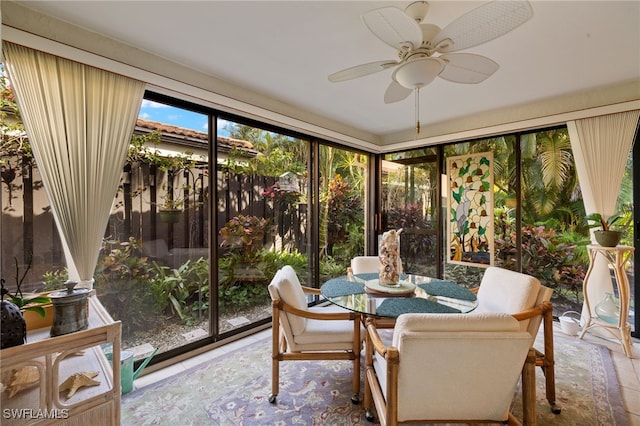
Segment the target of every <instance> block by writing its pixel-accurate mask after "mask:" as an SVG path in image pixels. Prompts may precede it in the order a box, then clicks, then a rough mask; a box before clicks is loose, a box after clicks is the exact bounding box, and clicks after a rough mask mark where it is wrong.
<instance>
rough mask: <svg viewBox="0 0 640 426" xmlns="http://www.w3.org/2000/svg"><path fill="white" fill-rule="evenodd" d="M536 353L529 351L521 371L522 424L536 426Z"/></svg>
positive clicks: (532, 350)
mask: <svg viewBox="0 0 640 426" xmlns="http://www.w3.org/2000/svg"><path fill="white" fill-rule="evenodd" d="M535 368H536V351H535V349H533V348H531V349H529V353H528V354H527V360H526V361H525V363H524V367H523V369H522V423H523V425H524V426H536V371H535Z"/></svg>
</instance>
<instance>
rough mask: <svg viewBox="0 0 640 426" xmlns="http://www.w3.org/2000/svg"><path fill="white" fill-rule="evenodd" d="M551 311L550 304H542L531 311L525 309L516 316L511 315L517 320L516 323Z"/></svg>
mask: <svg viewBox="0 0 640 426" xmlns="http://www.w3.org/2000/svg"><path fill="white" fill-rule="evenodd" d="M551 309H552V305H551V302H547V301H545V302H542V303H541V304H539V305H538V306H534V307H533V308H531V309H527V310H525V311H522V312H518V313H517V314H513V315H512V316H513V317H514V318H515V319H517V320H518V321H523V320H527V319H530V318H533V317H536V316H538V315H545V314H547V313H548V312H551Z"/></svg>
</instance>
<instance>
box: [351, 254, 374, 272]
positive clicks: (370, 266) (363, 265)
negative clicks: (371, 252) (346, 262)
mask: <svg viewBox="0 0 640 426" xmlns="http://www.w3.org/2000/svg"><path fill="white" fill-rule="evenodd" d="M351 270H352V271H353V273H354V274H368V273H376V274H377V273H379V272H380V259H378V256H356V257H354V258H353V259H351Z"/></svg>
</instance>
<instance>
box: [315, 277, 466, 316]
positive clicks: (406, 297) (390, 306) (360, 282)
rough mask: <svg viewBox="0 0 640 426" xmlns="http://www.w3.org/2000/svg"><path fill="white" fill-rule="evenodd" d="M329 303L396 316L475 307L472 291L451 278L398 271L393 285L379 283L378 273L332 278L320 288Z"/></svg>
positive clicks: (370, 314) (375, 314)
mask: <svg viewBox="0 0 640 426" xmlns="http://www.w3.org/2000/svg"><path fill="white" fill-rule="evenodd" d="M320 292H321V294H322V295H323V296H324V297H325V298H326V299H327V300H328V301H329V302H331V303H333V304H334V305H337V306H341V307H343V308H346V309H349V310H351V311H354V312H358V313H361V314H363V315H366V316H373V317H379V318H397V317H398V316H399V315H401V314H405V313H468V312H471V311H473V310H474V309H475V308H476V307H477V306H478V300H477V297H476V295H475V294H474V293H472V292H471V291H469V290H468V289H467V288H465V287H463V286H460V285H458V284H455V283H453V282H451V281H447V280H440V279H437V278H430V277H425V276H420V275H412V274H401V275H400V282H399V283H398V285H397V286H396V287H388V286H383V285H380V284H379V282H378V274H377V273H370V274H355V275H351V274H350V275H348V276H347V275H345V276H341V277H337V278H332V279H330V280H328V281H326V282H325V283H324V284H323V285H322V286H321V287H320Z"/></svg>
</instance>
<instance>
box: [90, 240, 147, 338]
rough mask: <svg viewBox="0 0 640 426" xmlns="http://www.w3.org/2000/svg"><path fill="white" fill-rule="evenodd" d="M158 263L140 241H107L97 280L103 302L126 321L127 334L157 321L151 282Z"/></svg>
mask: <svg viewBox="0 0 640 426" xmlns="http://www.w3.org/2000/svg"><path fill="white" fill-rule="evenodd" d="M154 269H155V265H154V264H153V263H152V262H149V259H148V258H147V257H146V256H143V255H142V253H141V251H140V242H139V241H137V240H135V239H134V238H131V239H129V241H127V242H122V243H121V242H118V241H104V242H103V246H102V249H101V251H100V256H99V259H98V265H97V266H96V269H95V273H94V279H95V288H96V292H97V295H98V297H99V298H100V301H101V302H102V304H103V305H104V306H105V308H106V309H107V311H108V312H109V313H110V314H111V316H112V317H113V318H114V319H115V320H121V321H122V332H123V335H125V336H126V335H130V334H131V333H133V332H135V331H136V330H139V329H144V328H147V327H149V326H150V325H152V324H153V322H154V320H155V315H156V314H157V311H156V309H155V307H156V305H157V301H156V299H155V296H157V295H155V294H154V293H153V291H152V289H151V286H150V285H149V284H148V283H149V281H150V280H151V278H152V277H153V274H152V272H153V271H154Z"/></svg>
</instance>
